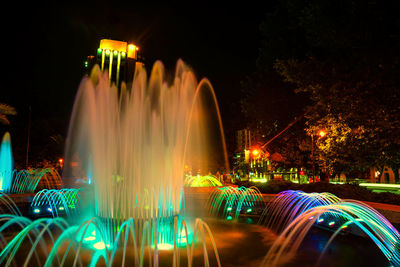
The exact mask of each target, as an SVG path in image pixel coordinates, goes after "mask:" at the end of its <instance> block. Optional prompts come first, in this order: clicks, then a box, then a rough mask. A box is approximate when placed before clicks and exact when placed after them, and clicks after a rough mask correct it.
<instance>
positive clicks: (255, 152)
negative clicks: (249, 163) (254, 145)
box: [251, 149, 260, 157]
mask: <svg viewBox="0 0 400 267" xmlns="http://www.w3.org/2000/svg"><path fill="white" fill-rule="evenodd" d="M251 154H253V156H254V157H257V156H258V155H259V154H260V150H258V149H253V151H251Z"/></svg>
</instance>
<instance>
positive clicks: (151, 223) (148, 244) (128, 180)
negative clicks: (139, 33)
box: [0, 53, 400, 266]
mask: <svg viewBox="0 0 400 267" xmlns="http://www.w3.org/2000/svg"><path fill="white" fill-rule="evenodd" d="M103 54H105V53H103ZM205 93H208V94H209V96H211V99H212V101H213V104H212V105H211V106H212V107H213V108H212V110H215V113H216V115H217V116H216V117H217V119H218V123H217V124H218V126H219V128H218V131H219V134H220V135H221V136H222V141H221V144H222V145H221V147H220V149H219V150H222V151H223V152H224V159H225V160H226V158H227V156H226V150H225V146H224V143H225V142H224V140H223V130H222V123H221V118H220V116H219V110H218V105H217V103H216V99H215V94H214V92H213V90H212V87H211V85H210V83H209V82H208V81H207V80H206V79H203V80H201V81H200V82H197V80H196V78H195V76H194V74H193V72H192V71H191V70H190V68H188V67H187V66H186V65H185V64H184V63H183V62H182V61H178V63H177V66H176V71H175V76H174V79H173V80H172V81H171V82H167V81H166V74H165V71H164V67H163V65H162V63H161V62H156V63H155V64H154V66H153V69H152V71H151V74H150V75H149V77H147V73H146V70H145V69H144V68H142V67H140V66H138V68H137V70H136V72H135V76H134V80H133V83H132V86H131V87H130V88H127V85H125V84H121V87H120V89H118V88H117V87H116V86H115V85H114V84H110V81H109V75H107V73H102V72H101V71H100V70H99V68H98V67H97V66H95V67H94V68H93V70H92V73H91V75H90V76H88V77H85V78H84V79H83V80H82V82H81V85H80V87H79V90H78V92H77V96H76V101H75V103H74V108H73V112H72V116H71V122H70V127H69V132H68V138H67V143H66V151H65V162H64V173H63V179H64V185H66V186H69V188H63V189H44V190H41V191H39V192H37V194H36V195H35V197H34V198H33V201H32V202H31V203H30V205H29V208H30V210H31V213H30V214H28V215H30V217H28V216H23V215H22V213H21V211H20V210H19V208H18V206H17V205H15V203H13V201H12V199H11V198H9V197H8V196H7V195H6V194H5V193H4V192H19V193H24V192H34V191H35V190H36V187H37V182H38V181H39V180H40V179H41V178H40V177H42V176H40V175H39V176H35V175H33V173H30V172H29V171H25V172H21V173H19V172H18V173H17V172H16V171H15V170H13V168H12V164H11V165H10V162H12V155H11V150H10V138H9V135H6V136H5V137H4V138H3V143H2V146H1V151H0V152H1V153H0V162H1V165H0V166H1V169H0V170H1V189H2V192H1V193H0V204H1V205H0V208H2V211H3V213H2V214H0V246H1V251H0V264H1V265H5V266H9V265H16V266H19V265H21V266H31V265H35V266H52V265H57V266H77V265H79V266H96V265H97V264H98V265H105V266H111V265H121V266H124V265H128V264H130V265H135V266H144V265H150V266H158V265H163V266H165V265H171V266H180V265H181V264H187V265H188V266H194V265H196V264H204V266H221V264H225V263H228V264H229V263H232V264H241V265H246V266H249V265H252V266H255V265H262V266H264V265H278V264H281V263H285V261H286V257H285V256H287V255H289V256H293V255H294V254H295V252H296V251H297V250H298V249H299V248H301V244H302V242H303V241H304V240H305V239H306V235H307V234H308V233H309V232H310V231H311V229H314V228H317V229H318V230H320V231H326V230H328V231H327V232H329V233H333V234H332V235H331V236H330V237H329V238H328V239H327V242H326V243H324V245H323V248H322V249H321V252H322V253H320V254H318V255H319V257H320V260H319V261H318V262H319V263H320V262H322V257H323V256H324V255H326V253H325V252H326V251H327V249H328V247H329V246H331V245H332V244H334V243H335V241H336V239H337V237H338V236H339V235H340V234H341V233H348V234H356V235H357V236H362V238H365V237H367V238H369V239H371V240H373V242H374V244H376V245H377V246H378V247H379V249H380V250H381V251H382V252H383V255H384V256H385V258H386V260H387V261H388V262H390V263H391V264H394V265H400V256H399V255H400V252H399V251H400V249H399V240H400V235H399V232H398V231H397V230H396V229H395V228H394V227H393V226H392V225H391V224H390V222H388V221H387V220H386V219H385V218H384V217H383V216H382V215H381V214H379V213H378V212H377V211H375V210H374V209H372V208H371V207H368V206H366V205H365V204H363V203H360V202H356V201H349V200H341V199H339V198H338V197H336V196H334V195H332V194H329V193H322V194H318V193H311V194H308V193H304V192H300V191H285V192H282V193H280V194H278V196H277V197H276V198H274V199H273V200H272V202H271V203H269V204H268V205H267V206H266V203H265V199H266V198H264V197H265V196H264V195H263V194H261V192H260V191H259V190H258V189H257V188H256V187H250V188H246V187H235V186H226V187H214V188H213V189H212V191H211V193H210V194H209V196H208V198H205V197H204V195H205V193H208V192H209V191H207V190H211V189H204V190H203V188H200V190H198V191H197V192H196V193H194V194H193V195H195V197H193V196H191V197H192V198H196V197H197V200H198V202H196V203H194V204H193V203H192V204H191V206H190V208H192V210H191V209H190V208H189V207H188V206H189V205H186V204H187V202H186V199H187V195H186V196H185V191H184V187H185V186H190V185H192V186H193V185H196V183H200V184H201V185H202V184H203V183H210V184H212V185H217V181H216V180H215V178H214V177H209V176H201V175H200V176H199V177H189V178H186V180H185V168H186V166H190V168H191V169H194V170H203V171H206V172H207V170H208V166H209V162H207V158H209V157H208V156H209V155H210V154H211V155H214V154H215V153H214V152H213V151H211V150H210V149H211V148H213V147H215V145H211V144H210V138H209V137H210V136H209V132H208V129H209V125H208V123H209V120H208V118H206V117H207V116H206V115H209V112H210V109H208V110H207V112H206V110H205V108H204V105H206V104H207V103H208V102H204V100H205V99H204V94H205ZM208 104H209V103H208ZM207 107H210V105H207ZM3 144H4V148H3ZM7 144H8V148H7ZM3 149H4V151H6V152H3ZM3 158H4V160H3ZM3 163H5V164H4V165H3ZM3 170H6V171H3ZM6 173H7V174H9V173H11V175H10V176H8V177H6V176H5V175H4V174H6ZM199 173H200V171H199ZM35 177H37V178H35ZM196 178H197V180H196ZM197 185H199V184H197ZM218 185H219V184H218ZM185 189H188V188H185ZM196 190H197V189H196ZM198 192H200V193H198ZM199 203H201V204H206V205H205V206H206V207H208V212H209V215H210V217H207V218H204V220H203V219H200V218H197V215H198V214H199V213H196V212H198V210H200V209H203V205H198V204H199ZM193 214H194V216H193ZM25 215H26V214H25ZM190 215H192V216H190ZM32 217H33V218H32ZM221 217H222V220H221ZM256 219H259V224H253V222H254V220H256ZM243 221H245V222H246V223H245V224H243ZM210 225H211V226H212V227H213V230H214V229H217V231H215V232H214V234H213V233H212V232H211V228H210ZM265 226H268V228H267V227H265ZM214 227H215V228H214ZM271 229H273V230H275V232H273V231H272V230H271ZM215 235H217V236H218V237H217V238H214V236H215ZM255 241H259V243H255ZM199 247H200V249H199ZM217 248H218V249H217ZM220 249H222V251H223V253H221V255H225V256H221V255H220V251H221V250H220ZM266 252H267V254H266V255H265V253H266ZM317 252H318V251H317ZM223 257H225V258H223ZM221 259H224V261H222V260H221ZM312 260H314V257H312ZM306 263H307V264H309V263H310V261H307V262H306ZM296 264H297V262H296V263H295V265H296Z"/></svg>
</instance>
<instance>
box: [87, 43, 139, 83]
mask: <svg viewBox="0 0 400 267" xmlns="http://www.w3.org/2000/svg"><path fill="white" fill-rule="evenodd" d="M96 64H97V65H99V67H100V69H101V70H102V71H103V72H104V71H106V72H108V75H109V79H110V81H111V82H113V83H115V85H116V86H117V87H119V86H120V85H121V82H125V83H127V84H128V83H131V82H132V80H133V76H134V73H135V69H136V68H137V66H138V65H143V64H144V63H143V57H142V56H141V54H140V52H139V47H137V46H136V45H134V44H131V43H127V42H122V41H115V40H109V39H102V40H100V46H99V48H98V49H97V52H96V56H93V55H91V56H88V57H87V60H86V61H85V63H84V67H85V69H86V73H87V74H89V72H90V71H91V69H92V67H93V66H94V65H96Z"/></svg>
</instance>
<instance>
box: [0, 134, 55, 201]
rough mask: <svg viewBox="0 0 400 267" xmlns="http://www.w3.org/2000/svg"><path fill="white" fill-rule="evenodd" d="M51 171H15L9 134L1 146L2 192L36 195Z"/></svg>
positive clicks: (4, 137)
mask: <svg viewBox="0 0 400 267" xmlns="http://www.w3.org/2000/svg"><path fill="white" fill-rule="evenodd" d="M52 172H54V171H53V170H51V169H28V170H20V171H18V170H16V169H14V158H13V155H12V148H11V137H10V134H9V133H8V132H7V133H5V134H4V136H3V140H2V142H1V145H0V191H1V192H3V193H7V194H25V193H34V192H35V190H36V188H37V186H38V184H39V182H40V181H41V179H42V178H43V177H45V178H46V174H47V173H52Z"/></svg>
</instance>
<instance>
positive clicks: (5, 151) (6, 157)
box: [0, 133, 14, 192]
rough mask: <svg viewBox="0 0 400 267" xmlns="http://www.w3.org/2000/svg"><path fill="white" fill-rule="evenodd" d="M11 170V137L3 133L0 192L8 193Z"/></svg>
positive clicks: (12, 165)
mask: <svg viewBox="0 0 400 267" xmlns="http://www.w3.org/2000/svg"><path fill="white" fill-rule="evenodd" d="M13 169H14V160H13V156H12V150H11V137H10V134H9V133H5V134H4V136H3V139H2V141H1V145H0V191H3V192H8V191H9V190H10V188H11V182H12V171H13Z"/></svg>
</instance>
